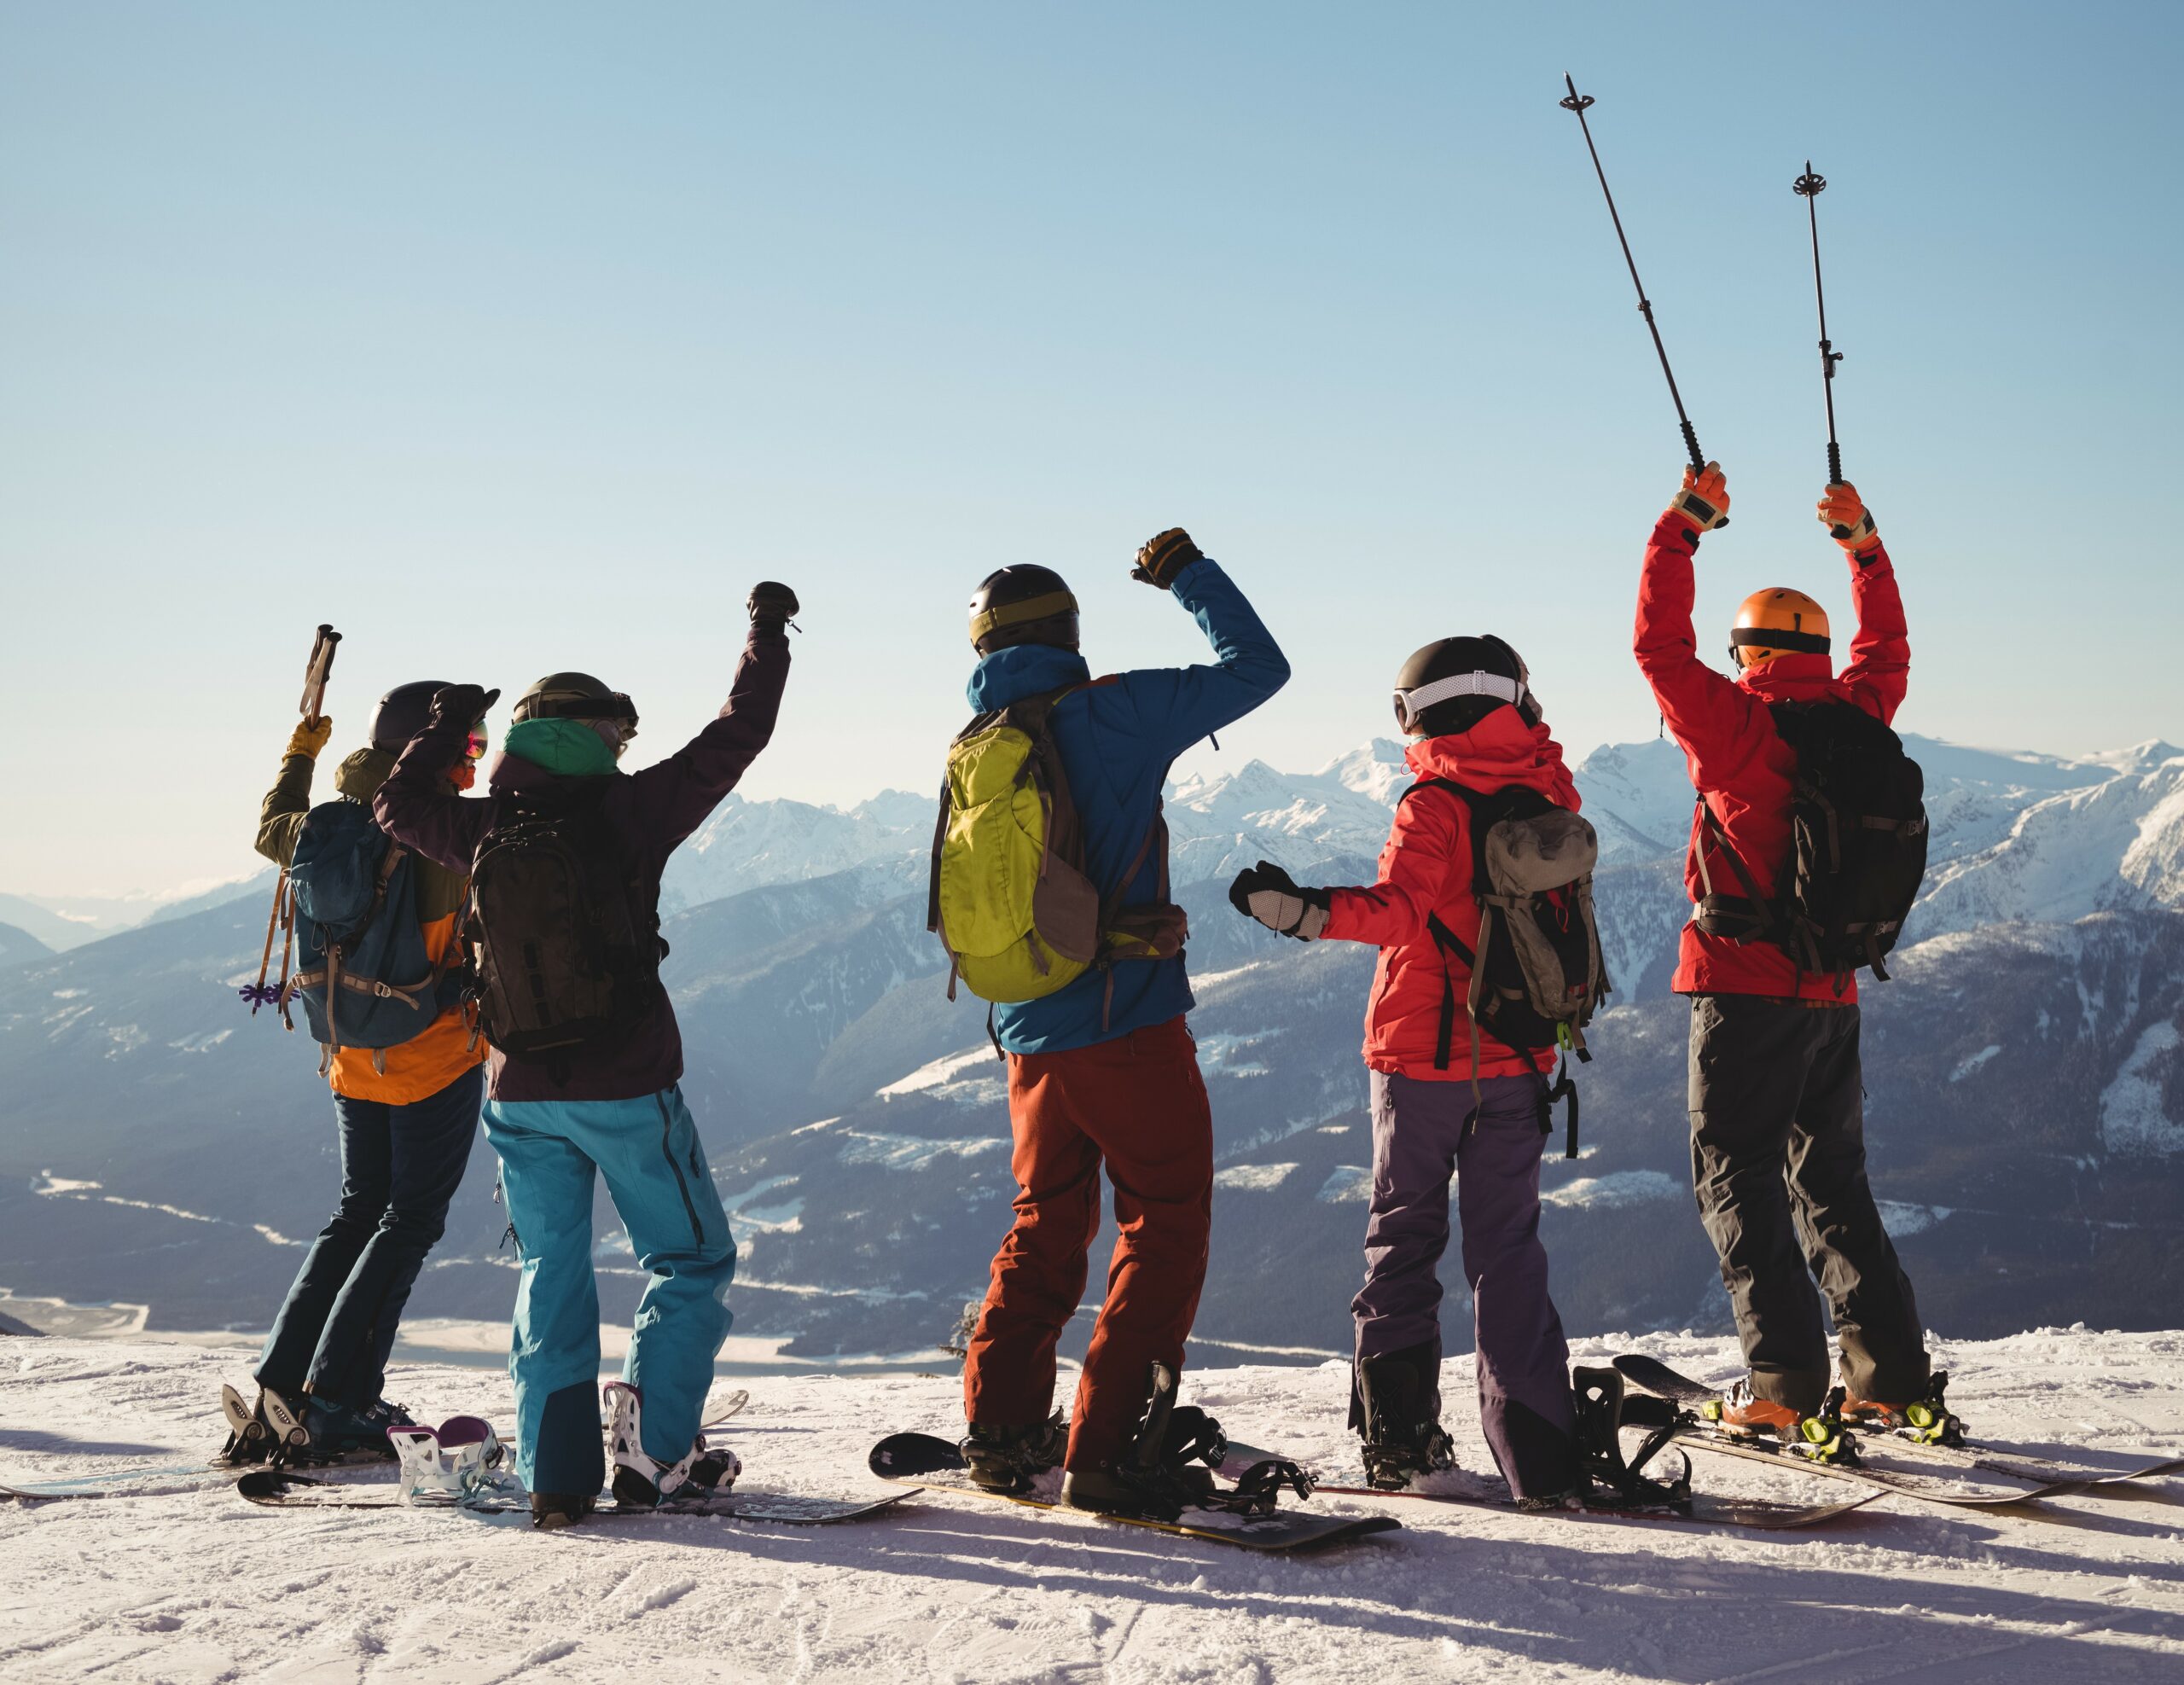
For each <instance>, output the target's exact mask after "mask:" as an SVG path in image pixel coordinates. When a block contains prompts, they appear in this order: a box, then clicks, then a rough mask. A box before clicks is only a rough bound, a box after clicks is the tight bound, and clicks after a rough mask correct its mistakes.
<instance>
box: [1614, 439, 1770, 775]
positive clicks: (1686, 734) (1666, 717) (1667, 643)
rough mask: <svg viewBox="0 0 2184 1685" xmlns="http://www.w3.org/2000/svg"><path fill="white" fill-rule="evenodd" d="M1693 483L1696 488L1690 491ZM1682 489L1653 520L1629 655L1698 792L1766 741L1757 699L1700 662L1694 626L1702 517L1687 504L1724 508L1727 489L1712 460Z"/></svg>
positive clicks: (1720, 510)
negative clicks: (1759, 724) (1756, 713)
mask: <svg viewBox="0 0 2184 1685" xmlns="http://www.w3.org/2000/svg"><path fill="white" fill-rule="evenodd" d="M1694 479H1695V489H1694ZM1684 482H1685V489H1684V491H1683V492H1682V494H1680V495H1679V497H1677V499H1676V503H1672V504H1671V505H1670V507H1669V509H1668V511H1667V513H1665V514H1663V515H1662V516H1661V518H1660V520H1658V522H1657V523H1655V525H1654V527H1653V537H1652V538H1651V539H1650V540H1649V541H1648V542H1647V545H1646V560H1645V561H1644V563H1643V564H1642V566H1641V568H1640V571H1639V576H1638V624H1637V630H1636V632H1635V636H1634V637H1633V638H1632V641H1631V651H1632V653H1633V654H1635V655H1636V656H1637V658H1638V670H1639V671H1641V672H1642V673H1644V674H1645V675H1646V683H1647V684H1649V685H1651V686H1652V687H1653V700H1654V703H1655V704H1656V706H1658V707H1659V709H1660V711H1661V718H1662V720H1663V721H1664V723H1666V725H1667V726H1668V729H1669V730H1670V733H1671V734H1672V735H1674V736H1675V738H1676V742H1677V744H1678V746H1679V747H1682V750H1683V752H1684V757H1685V758H1686V759H1687V761H1688V762H1689V764H1690V771H1691V781H1692V782H1693V784H1694V785H1696V786H1697V787H1699V788H1700V789H1702V790H1704V789H1719V788H1721V787H1722V786H1723V784H1724V783H1725V782H1726V781H1727V780H1728V778H1730V777H1731V776H1734V774H1735V773H1736V772H1737V771H1738V770H1740V767H1741V764H1742V763H1743V761H1744V759H1745V758H1746V757H1748V756H1749V755H1750V754H1751V752H1753V749H1754V747H1756V746H1757V744H1758V743H1760V742H1762V741H1764V740H1763V737H1762V736H1761V735H1759V734H1758V733H1757V732H1755V730H1754V729H1753V726H1754V723H1755V722H1754V718H1753V716H1754V711H1755V710H1756V709H1757V708H1758V707H1759V706H1760V704H1759V702H1758V701H1757V700H1756V699H1755V698H1753V697H1752V696H1751V694H1749V693H1747V692H1746V691H1745V690H1744V689H1742V688H1741V687H1740V686H1739V685H1738V684H1736V683H1734V681H1732V680H1730V679H1728V678H1725V677H1722V675H1721V674H1720V673H1717V672H1716V671H1714V670H1713V669H1712V668H1711V667H1710V666H1708V665H1706V664H1705V662H1703V661H1701V660H1700V659H1699V639H1698V636H1697V635H1696V634H1695V633H1694V632H1693V630H1692V625H1691V607H1692V603H1693V599H1694V598H1695V596H1696V595H1697V590H1698V586H1697V581H1696V578H1695V577H1694V572H1693V565H1692V562H1693V557H1694V556H1695V555H1697V554H1698V550H1699V532H1700V530H1701V526H1700V520H1701V518H1700V517H1698V516H1695V515H1694V514H1692V513H1691V512H1690V509H1689V508H1688V507H1687V506H1688V505H1689V504H1690V503H1692V502H1693V501H1694V500H1696V501H1698V504H1699V508H1702V509H1705V508H1710V507H1711V508H1713V509H1714V510H1715V518H1716V520H1718V519H1719V516H1720V515H1722V514H1727V513H1728V506H1729V500H1728V485H1727V484H1726V482H1724V481H1723V479H1722V475H1721V472H1720V470H1719V469H1718V468H1715V467H1714V466H1713V465H1712V464H1711V463H1710V464H1708V472H1707V474H1705V475H1703V476H1697V477H1694V476H1693V474H1692V473H1691V472H1690V470H1688V469H1687V470H1686V471H1685V473H1684Z"/></svg>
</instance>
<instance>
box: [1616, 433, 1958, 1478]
mask: <svg viewBox="0 0 2184 1685" xmlns="http://www.w3.org/2000/svg"><path fill="white" fill-rule="evenodd" d="M1728 507H1729V499H1728V482H1727V480H1726V479H1725V478H1724V477H1723V475H1722V471H1721V468H1719V466H1718V465H1717V464H1715V463H1711V462H1710V463H1708V464H1707V465H1706V467H1705V469H1704V470H1703V471H1693V470H1692V469H1688V468H1687V469H1686V470H1685V471H1684V476H1683V490H1682V492H1680V493H1679V494H1678V496H1677V497H1676V501H1675V502H1674V503H1671V504H1670V507H1669V508H1668V510H1667V511H1666V512H1665V513H1664V514H1663V515H1662V516H1661V518H1660V520H1659V522H1658V524H1657V525H1656V526H1655V527H1654V529H1653V540H1652V542H1651V543H1650V544H1649V545H1648V546H1647V550H1646V560H1645V566H1644V569H1643V572H1642V574H1641V582H1640V585H1639V591H1638V618H1637V632H1636V637H1635V652H1636V654H1637V657H1638V665H1639V667H1640V668H1641V670H1642V671H1644V673H1645V675H1646V677H1647V682H1648V683H1650V684H1651V685H1652V686H1653V695H1654V699H1655V700H1656V701H1657V702H1658V704H1659V706H1660V711H1661V718H1662V720H1663V722H1664V723H1665V724H1666V726H1667V728H1668V730H1669V732H1670V735H1672V736H1674V737H1675V739H1676V743H1677V745H1678V747H1681V748H1682V750H1683V752H1684V756H1685V758H1686V760H1687V764H1688V767H1689V770H1690V774H1691V781H1692V784H1693V787H1694V788H1695V789H1696V790H1697V791H1698V792H1699V803H1700V806H1699V810H1698V811H1696V812H1695V813H1694V815H1693V822H1692V828H1691V844H1690V848H1689V851H1688V855H1687V862H1686V865H1685V869H1684V882H1685V887H1686V889H1687V891H1688V892H1689V893H1690V896H1691V898H1692V900H1693V903H1694V904H1698V903H1702V902H1705V901H1706V900H1708V899H1710V898H1713V897H1714V895H1715V892H1716V890H1717V889H1719V888H1722V887H1728V888H1730V889H1733V890H1734V889H1735V888H1737V887H1739V886H1740V884H1741V880H1740V878H1739V876H1738V868H1739V866H1741V868H1742V869H1744V870H1745V871H1746V872H1748V873H1749V874H1751V877H1752V879H1753V880H1755V887H1756V888H1757V892H1758V895H1759V896H1760V897H1761V898H1772V897H1773V896H1775V894H1776V893H1777V892H1779V890H1780V887H1781V886H1780V883H1779V882H1778V878H1779V876H1780V873H1781V872H1782V870H1783V869H1784V865H1785V863H1786V859H1787V857H1788V852H1789V848H1790V841H1791V802H1792V793H1793V789H1794V786H1795V781H1796V777H1797V770H1798V760H1797V756H1796V753H1795V752H1794V751H1792V748H1791V747H1790V745H1789V744H1788V743H1787V742H1786V741H1784V740H1783V738H1782V736H1781V735H1780V732H1779V731H1778V730H1777V729H1776V727H1775V719H1774V717H1773V715H1772V714H1771V713H1770V712H1769V704H1770V703H1777V702H1812V701H1821V700H1833V701H1838V702H1847V703H1850V704H1851V705H1852V706H1856V707H1859V708H1862V709H1863V710H1865V712H1867V713H1869V714H1871V715H1873V717H1874V718H1876V719H1879V721H1881V723H1884V724H1886V723H1889V722H1890V721H1891V720H1892V719H1893V718H1895V715H1896V709H1897V707H1898V706H1900V705H1901V704H1902V700H1903V694H1904V690H1905V687H1906V683H1907V677H1908V673H1909V671H1910V661H1911V649H1910V643H1909V641H1908V636H1907V634H1906V632H1905V630H1904V624H1903V600H1902V597H1901V596H1899V595H1898V593H1897V591H1896V572H1895V569H1894V568H1893V567H1891V565H1890V562H1889V559H1888V552H1887V551H1886V550H1885V549H1883V548H1882V545H1881V542H1880V537H1879V534H1878V533H1877V532H1875V531H1874V528H1873V517H1872V515H1871V514H1868V513H1867V510H1866V508H1865V505H1864V504H1863V503H1862V502H1861V501H1860V499H1859V497H1858V493H1857V491H1856V488H1855V487H1853V486H1850V485H1840V484H1838V485H1831V486H1829V487H1828V488H1827V494H1826V496H1824V497H1822V498H1821V503H1820V519H1821V522H1822V524H1823V525H1825V526H1827V527H1828V528H1829V529H1830V532H1831V533H1834V534H1838V535H1839V536H1838V537H1837V542H1838V543H1840V544H1841V545H1842V546H1843V549H1844V554H1845V555H1846V556H1847V558H1848V559H1849V561H1850V600H1851V601H1852V603H1853V604H1854V605H1855V606H1856V610H1857V616H1858V630H1857V635H1856V637H1854V638H1853V639H1852V640H1851V644H1850V665H1847V666H1846V667H1844V670H1843V671H1842V672H1841V674H1840V675H1838V674H1837V673H1836V672H1835V671H1834V669H1833V664H1832V662H1831V661H1830V659H1829V649H1830V642H1829V634H1828V626H1827V613H1826V611H1825V610H1823V609H1822V608H1821V606H1820V605H1819V604H1818V603H1817V602H1815V601H1813V600H1812V599H1811V598H1810V597H1809V596H1805V594H1804V592H1802V591H1795V590H1764V591H1758V592H1755V593H1754V594H1753V595H1752V596H1750V597H1748V598H1746V599H1745V602H1744V605H1743V607H1742V608H1741V609H1740V611H1739V613H1738V616H1737V626H1736V629H1735V630H1734V631H1733V632H1732V634H1731V644H1730V648H1731V655H1732V659H1734V660H1735V662H1736V663H1737V665H1738V666H1739V669H1740V671H1739V672H1738V675H1737V677H1735V678H1734V679H1729V678H1726V677H1723V676H1722V675H1721V674H1720V673H1717V672H1716V671H1714V670H1713V669H1712V668H1711V667H1709V666H1707V665H1705V664H1704V663H1703V662H1701V661H1700V660H1699V651H1698V641H1697V638H1696V637H1695V636H1694V635H1693V630H1692V624H1691V610H1692V601H1693V590H1694V580H1693V556H1694V555H1696V553H1697V550H1698V548H1699V534H1700V533H1701V532H1706V531H1709V530H1711V528H1713V527H1716V526H1722V525H1723V524H1724V521H1725V520H1726V517H1727V515H1728ZM1732 854H1734V859H1732ZM1670 986H1671V987H1672V988H1674V989H1675V991H1676V992H1677V993H1678V994H1682V995H1688V996H1691V997H1692V1013H1691V1065H1690V1112H1691V1130H1692V1140H1691V1161H1692V1178H1693V1185H1694V1187H1695V1188H1696V1191H1697V1194H1698V1199H1699V1215H1700V1217H1701V1220H1702V1221H1703V1222H1704V1223H1705V1226H1706V1231H1707V1234H1708V1235H1710V1236H1711V1239H1712V1240H1713V1242H1714V1246H1715V1250H1716V1252H1717V1253H1718V1254H1719V1255H1720V1258H1721V1261H1722V1282H1723V1284H1724V1285H1725V1286H1726V1287H1728V1291H1729V1298H1730V1301H1731V1304H1732V1305H1733V1307H1734V1310H1735V1313H1736V1322H1737V1332H1738V1333H1739V1335H1740V1338H1741V1339H1742V1341H1743V1344H1744V1355H1745V1363H1746V1364H1747V1365H1748V1366H1749V1367H1750V1371H1751V1373H1750V1375H1749V1377H1748V1379H1746V1380H1740V1381H1739V1382H1738V1383H1737V1385H1736V1386H1735V1387H1734V1388H1733V1389H1732V1391H1731V1392H1730V1393H1729V1395H1728V1397H1727V1398H1726V1399H1725V1400H1724V1401H1723V1402H1722V1407H1721V1415H1722V1421H1724V1422H1725V1423H1727V1424H1728V1425H1729V1426H1733V1427H1738V1428H1743V1429H1746V1430H1751V1431H1756V1432H1775V1433H1779V1434H1781V1435H1783V1436H1785V1437H1796V1436H1797V1435H1798V1432H1799V1431H1800V1427H1801V1425H1802V1424H1803V1423H1804V1421H1806V1420H1807V1419H1808V1418H1810V1417H1812V1416H1813V1415H1815V1413H1817V1412H1818V1411H1820V1410H1821V1407H1822V1403H1823V1402H1824V1400H1825V1399H1826V1397H1827V1392H1828V1389H1829V1383H1830V1379H1831V1376H1830V1366H1829V1363H1828V1352H1827V1329H1826V1328H1825V1326H1824V1325H1823V1323H1822V1322H1821V1305H1820V1299H1819V1296H1818V1295H1817V1294H1816V1293H1815V1292H1814V1287H1813V1280H1812V1277H1813V1276H1815V1275H1816V1276H1817V1277H1818V1278H1819V1281H1820V1286H1821V1290H1822V1291H1824V1292H1825V1293H1826V1294H1827V1302H1828V1308H1829V1310H1831V1311H1832V1312H1833V1316H1834V1321H1835V1330H1836V1333H1837V1336H1838V1339H1839V1340H1840V1342H1841V1345H1842V1367H1843V1383H1844V1389H1845V1392H1846V1394H1847V1397H1846V1400H1845V1403H1844V1415H1845V1416H1846V1418H1853V1419H1859V1420H1867V1421H1878V1422H1882V1423H1885V1424H1888V1425H1894V1424H1895V1423H1896V1422H1898V1421H1902V1419H1903V1418H1904V1416H1905V1414H1906V1412H1907V1411H1908V1410H1909V1409H1912V1408H1913V1407H1914V1406H1915V1405H1926V1406H1928V1407H1931V1408H1937V1407H1938V1403H1939V1400H1938V1398H1937V1397H1933V1398H1930V1397H1929V1394H1930V1392H1937V1389H1936V1388H1934V1386H1933V1383H1932V1380H1931V1370H1930V1366H1929V1363H1928V1361H1927V1354H1926V1341H1925V1337H1924V1333H1923V1332H1922V1330H1921V1328H1920V1321H1919V1310H1918V1305H1917V1303H1916V1301H1915V1299H1914V1297H1913V1295H1912V1291H1911V1282H1910V1280H1909V1278H1908V1276H1906V1275H1905V1274H1904V1272H1903V1268H1902V1264H1900V1263H1898V1261H1897V1259H1896V1248H1895V1246H1894V1245H1893V1244H1892V1243H1891V1241H1890V1240H1889V1237H1888V1231H1887V1230H1886V1229H1885V1228H1884V1227H1883V1226H1882V1224H1881V1220H1880V1214H1879V1211H1878V1210H1877V1209H1876V1208H1875V1206H1874V1203H1873V1189H1872V1188H1871V1186H1870V1185H1869V1184H1868V1182H1867V1178H1866V1149H1865V1125H1864V1113H1863V1107H1862V1088H1861V1085H1860V1073H1861V1066H1860V1060H1859V1055H1858V1031H1859V1016H1858V1003H1857V991H1856V985H1855V983H1850V982H1849V981H1848V980H1847V979H1844V978H1839V977H1838V976H1836V975H1834V974H1832V973H1812V972H1807V971H1801V970H1800V969H1799V967H1798V965H1797V963H1796V962H1795V961H1794V960H1792V957H1791V956H1790V955H1789V954H1788V953H1787V952H1786V951H1785V950H1783V949H1781V948H1779V947H1777V946H1775V945H1774V944H1771V943H1769V942H1765V941H1753V940H1745V941H1741V942H1740V941H1739V940H1737V939H1735V938H1734V937H1731V936H1728V935H1726V934H1709V933H1706V932H1705V931H1704V930H1701V929H1700V928H1699V921H1698V920H1697V919H1694V920H1693V922H1692V923H1689V924H1687V925H1686V926H1685V927H1684V928H1683V934H1682V949H1681V952H1680V954H1679V956H1678V960H1677V964H1676V975H1675V978H1674V980H1673V982H1672V984H1671V985H1670ZM1808 1270H1809V1271H1810V1274H1808Z"/></svg>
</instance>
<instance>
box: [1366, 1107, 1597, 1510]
mask: <svg viewBox="0 0 2184 1685" xmlns="http://www.w3.org/2000/svg"><path fill="white" fill-rule="evenodd" d="M1372 1074H1373V1099H1372V1106H1373V1208H1372V1214H1371V1216H1370V1217H1368V1219H1367V1222H1366V1225H1365V1285H1364V1287H1362V1288H1361V1289H1359V1291H1358V1294H1357V1297H1356V1299H1352V1300H1351V1301H1350V1313H1351V1315H1352V1316H1355V1317H1356V1321H1357V1357H1358V1358H1359V1360H1360V1361H1361V1362H1362V1360H1363V1359H1365V1358H1368V1357H1385V1356H1387V1355H1388V1354H1390V1353H1391V1352H1396V1351H1405V1350H1407V1349H1409V1348H1410V1347H1413V1346H1418V1345H1428V1346H1430V1348H1431V1349H1432V1351H1433V1352H1434V1354H1435V1355H1436V1357H1437V1358H1438V1354H1439V1352H1440V1350H1441V1297H1442V1294H1441V1281H1440V1277H1439V1275H1438V1274H1437V1266H1438V1264H1439V1263H1440V1261H1441V1254H1442V1253H1443V1252H1445V1251H1446V1250H1447V1249H1448V1245H1449V1179H1450V1177H1452V1176H1453V1177H1454V1178H1455V1188H1456V1213H1457V1217H1458V1218H1459V1219H1460V1221H1461V1225H1462V1235H1463V1240H1462V1246H1463V1265H1464V1279H1465V1280H1466V1281H1468V1282H1469V1283H1470V1284H1471V1292H1472V1317H1473V1327H1474V1330H1475V1334H1474V1338H1475V1339H1476V1342H1477V1346H1478V1356H1477V1365H1478V1419H1479V1426H1480V1427H1481V1428H1482V1430H1483V1431H1484V1433H1485V1436H1486V1443H1487V1446H1488V1448H1489V1449H1490V1450H1492V1452H1493V1453H1494V1461H1495V1462H1496V1464H1497V1465H1498V1466H1499V1467H1500V1468H1501V1470H1502V1478H1503V1479H1506V1480H1507V1481H1508V1483H1509V1488H1510V1490H1511V1491H1513V1493H1515V1494H1516V1495H1517V1496H1519V1497H1536V1496H1544V1495H1547V1494H1550V1493H1554V1492H1562V1491H1567V1490H1569V1489H1570V1487H1571V1485H1573V1484H1574V1483H1575V1481H1576V1479H1577V1465H1576V1461H1575V1444H1576V1441H1575V1434H1576V1431H1577V1415H1576V1412H1575V1410H1574V1409H1573V1408H1572V1406H1571V1398H1570V1348H1569V1345H1568V1343H1567V1342H1566V1341H1565V1339H1563V1335H1562V1319H1561V1317H1560V1316H1557V1315H1556V1314H1555V1310H1554V1300H1553V1299H1549V1298H1548V1292H1547V1248H1546V1247H1545V1246H1542V1245H1541V1244H1540V1238H1539V1161H1540V1149H1541V1146H1542V1142H1545V1140H1546V1138H1547V1137H1546V1136H1545V1134H1544V1133H1543V1132H1542V1129H1541V1127H1540V1121H1541V1109H1540V1108H1541V1103H1542V1095H1544V1093H1545V1089H1546V1082H1545V1079H1544V1078H1540V1077H1537V1076H1529V1077H1489V1078H1485V1079H1484V1081H1482V1082H1481V1083H1480V1084H1479V1091H1480V1095H1481V1097H1482V1098H1481V1103H1480V1104H1479V1106H1478V1109H1477V1112H1476V1113H1474V1112H1473V1109H1472V1088H1471V1084H1470V1083H1469V1082H1468V1081H1463V1082H1421V1081H1420V1080H1419V1079H1417V1078H1414V1077H1405V1076H1402V1075H1399V1074H1397V1073H1395V1072H1383V1071H1375V1072H1373V1073H1372Z"/></svg>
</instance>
